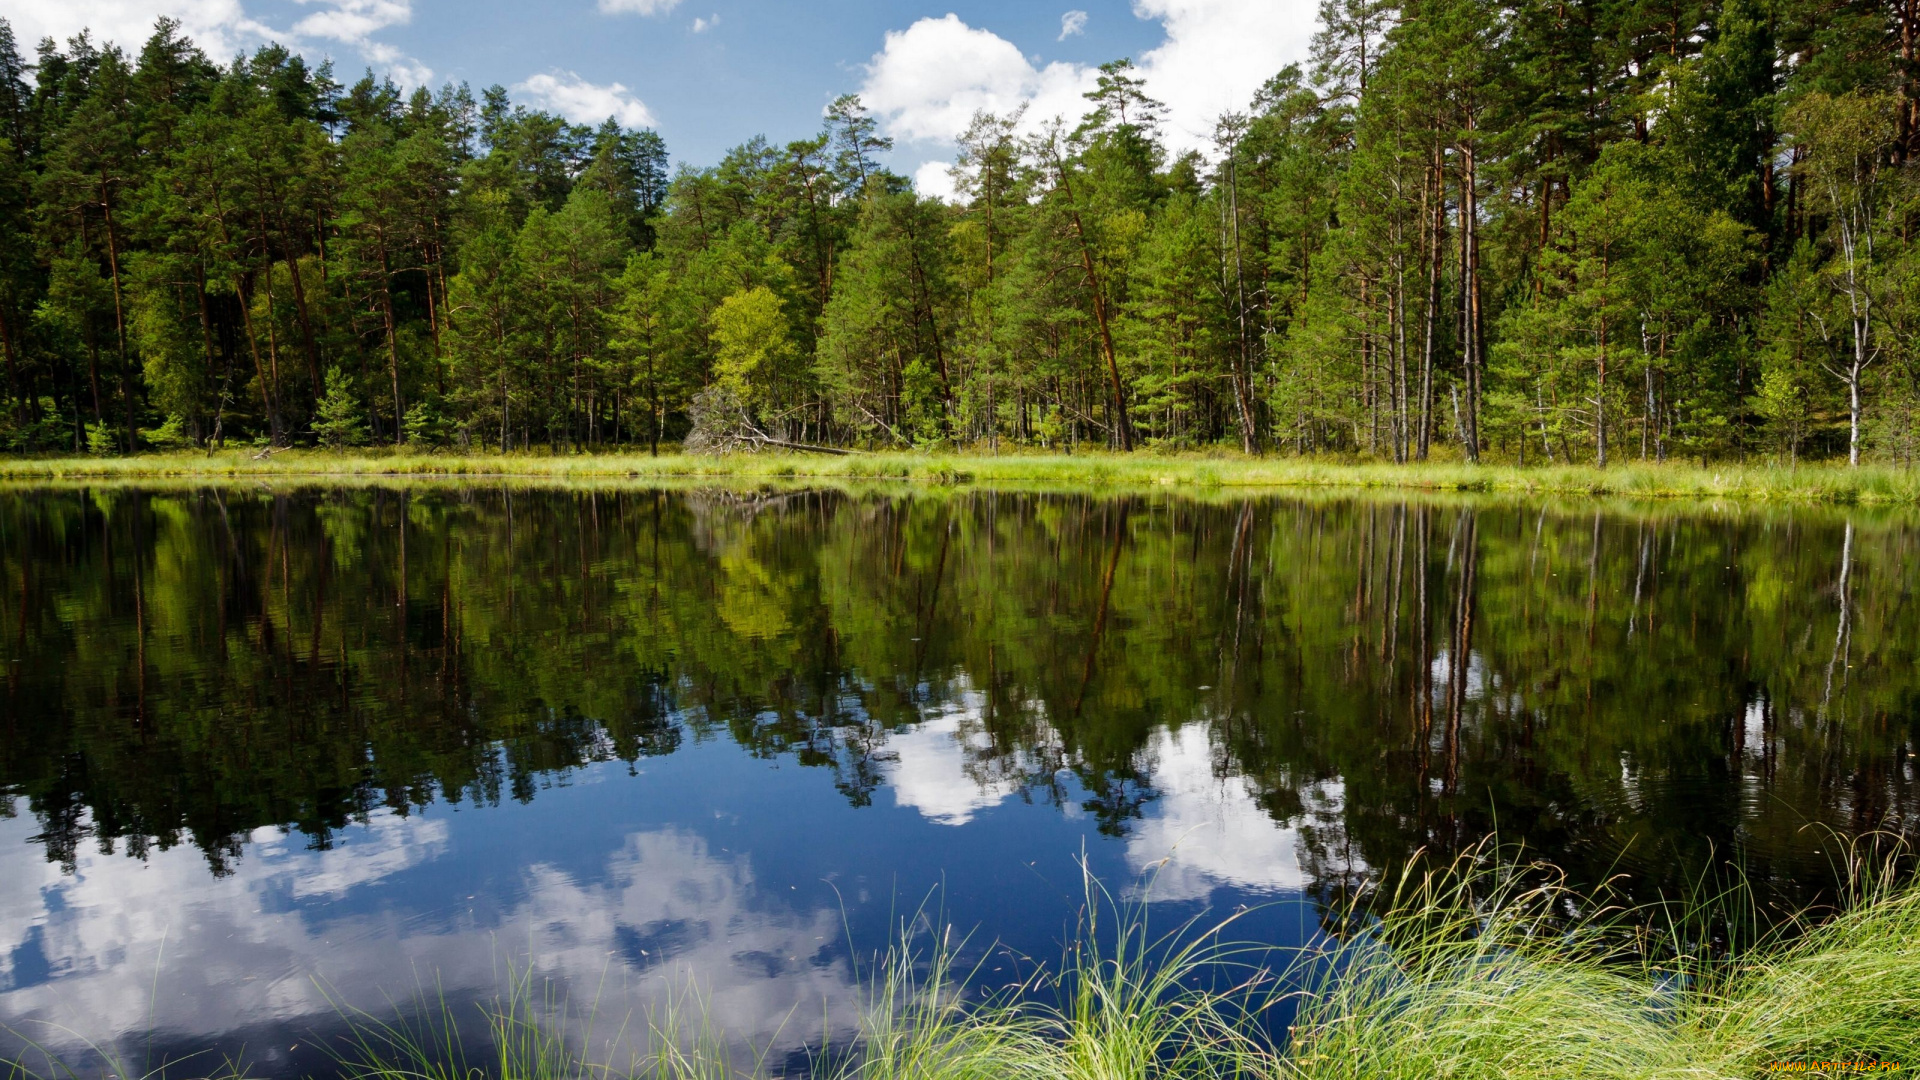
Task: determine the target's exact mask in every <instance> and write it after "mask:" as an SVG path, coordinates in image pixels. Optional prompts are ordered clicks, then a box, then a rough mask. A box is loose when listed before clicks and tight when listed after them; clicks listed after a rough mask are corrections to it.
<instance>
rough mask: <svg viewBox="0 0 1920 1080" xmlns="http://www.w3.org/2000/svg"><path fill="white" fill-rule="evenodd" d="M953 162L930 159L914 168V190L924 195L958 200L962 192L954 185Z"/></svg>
mask: <svg viewBox="0 0 1920 1080" xmlns="http://www.w3.org/2000/svg"><path fill="white" fill-rule="evenodd" d="M952 170H953V162H951V161H928V162H924V163H922V164H921V166H920V167H919V168H917V169H915V170H913V190H915V191H917V192H919V193H920V194H921V196H922V197H924V198H929V199H939V200H940V201H941V202H956V201H958V200H959V198H960V192H959V190H958V189H957V188H955V187H954V185H953V171H952Z"/></svg>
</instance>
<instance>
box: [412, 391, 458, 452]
mask: <svg viewBox="0 0 1920 1080" xmlns="http://www.w3.org/2000/svg"><path fill="white" fill-rule="evenodd" d="M401 428H402V430H404V431H405V432H406V436H407V444H408V445H409V446H415V447H426V448H429V449H438V448H440V447H442V446H445V445H446V444H447V439H448V437H449V435H450V434H451V431H450V429H449V427H448V424H447V421H446V418H445V417H443V416H441V415H440V410H439V408H438V407H437V406H435V405H434V404H433V403H432V402H431V401H416V402H414V403H413V404H412V405H411V406H409V407H408V408H407V415H406V419H405V420H404V421H403V422H402V424H401Z"/></svg>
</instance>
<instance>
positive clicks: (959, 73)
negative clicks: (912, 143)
mask: <svg viewBox="0 0 1920 1080" xmlns="http://www.w3.org/2000/svg"><path fill="white" fill-rule="evenodd" d="M1092 85H1093V79H1092V75H1091V73H1090V71H1089V69H1087V68H1084V67H1080V66H1078V65H1074V64H1065V63H1053V64H1048V65H1047V66H1046V67H1045V68H1036V67H1034V65H1033V64H1032V63H1031V62H1029V61H1028V60H1027V58H1026V57H1025V56H1023V55H1021V53H1020V50H1019V49H1018V48H1016V47H1015V46H1014V44H1013V43H1012V42H1010V41H1008V40H1007V39H1005V38H1003V37H1001V36H999V35H998V34H995V33H992V32H991V31H987V30H977V29H975V28H973V27H971V26H968V25H967V24H966V23H964V22H961V21H960V17H959V16H957V15H951V14H950V15H946V16H944V17H942V18H938V19H932V18H928V19H921V20H920V21H918V22H916V23H914V24H913V25H912V26H909V27H907V28H906V29H905V30H891V31H888V32H887V37H886V44H885V46H884V47H883V48H882V49H881V50H880V52H878V53H876V54H875V55H874V57H873V60H872V62H871V63H869V64H868V65H867V79H866V83H865V84H864V85H862V86H861V88H860V97H861V100H862V101H864V102H865V103H866V106H867V107H868V108H869V109H872V110H873V111H874V112H875V113H876V114H877V115H879V116H880V117H881V119H882V120H883V121H884V122H885V123H886V125H887V130H888V133H889V134H891V135H893V136H895V137H896V138H901V139H907V140H924V141H929V142H947V141H950V140H952V139H953V138H954V136H956V135H958V134H959V133H960V132H961V131H963V130H965V128H966V126H967V122H968V121H969V120H971V119H972V118H973V114H974V113H975V112H976V111H978V110H982V109H984V110H986V111H988V112H994V113H1008V112H1012V111H1013V110H1014V109H1016V108H1018V107H1019V106H1020V105H1022V104H1024V103H1029V102H1030V103H1032V104H1031V108H1030V110H1029V117H1030V118H1031V119H1034V120H1042V119H1045V118H1048V117H1051V116H1056V115H1060V116H1077V115H1079V114H1080V113H1081V112H1084V111H1085V108H1084V106H1085V105H1086V102H1085V101H1084V100H1083V99H1082V98H1081V97H1080V94H1081V93H1082V92H1084V90H1085V89H1086V88H1088V87H1091V86H1092Z"/></svg>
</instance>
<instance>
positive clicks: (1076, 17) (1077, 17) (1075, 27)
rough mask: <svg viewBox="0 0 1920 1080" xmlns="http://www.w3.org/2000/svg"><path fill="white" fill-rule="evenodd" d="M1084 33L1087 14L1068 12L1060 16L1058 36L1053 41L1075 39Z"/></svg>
mask: <svg viewBox="0 0 1920 1080" xmlns="http://www.w3.org/2000/svg"><path fill="white" fill-rule="evenodd" d="M1086 32H1087V13H1086V12H1084V11H1069V12H1067V13H1066V14H1065V15H1062V16H1060V36H1059V37H1058V38H1056V39H1055V40H1057V41H1065V40H1067V39H1068V38H1070V37H1075V36H1078V35H1080V34H1084V33H1086Z"/></svg>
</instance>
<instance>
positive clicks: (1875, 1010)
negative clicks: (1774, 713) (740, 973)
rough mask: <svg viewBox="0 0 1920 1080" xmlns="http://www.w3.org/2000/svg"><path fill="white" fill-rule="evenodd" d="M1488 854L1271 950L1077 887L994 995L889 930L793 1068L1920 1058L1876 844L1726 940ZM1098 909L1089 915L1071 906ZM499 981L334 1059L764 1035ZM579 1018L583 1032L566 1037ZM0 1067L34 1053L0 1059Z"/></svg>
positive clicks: (475, 1056) (682, 1051) (668, 1079)
mask: <svg viewBox="0 0 1920 1080" xmlns="http://www.w3.org/2000/svg"><path fill="white" fill-rule="evenodd" d="M1490 851H1491V849H1490V848H1487V847H1483V848H1481V849H1480V850H1478V851H1476V852H1472V853H1469V854H1468V855H1467V856H1465V857H1463V858H1462V859H1461V860H1460V861H1458V862H1455V863H1453V864H1451V865H1448V866H1443V867H1439V868H1437V869H1432V868H1425V869H1423V868H1418V867H1417V865H1416V867H1413V868H1409V869H1408V870H1407V871H1406V872H1404V873H1403V875H1402V876H1401V877H1400V878H1399V879H1398V881H1397V882H1393V883H1390V886H1389V887H1386V888H1384V889H1382V890H1378V891H1376V892H1375V893H1373V894H1372V895H1371V897H1369V898H1363V899H1360V900H1356V901H1355V903H1354V904H1353V906H1352V907H1350V908H1349V909H1348V910H1347V911H1345V912H1344V913H1342V918H1340V919H1336V920H1334V922H1333V923H1332V924H1331V925H1333V926H1335V927H1336V928H1340V927H1344V928H1346V930H1345V932H1337V933H1334V934H1330V935H1328V936H1327V937H1326V938H1325V939H1324V940H1323V941H1321V942H1320V943H1318V944H1316V945H1314V946H1312V947H1309V948H1308V949H1306V950H1303V951H1301V952H1300V953H1297V954H1283V953H1280V952H1279V951H1277V950H1272V949H1263V948H1258V947H1251V946H1234V945H1230V944H1228V943H1227V939H1226V937H1225V936H1224V934H1225V932H1226V931H1227V930H1228V929H1229V927H1230V925H1231V920H1229V922H1228V923H1227V924H1222V925H1221V926H1218V927H1214V928H1213V929H1211V930H1199V929H1197V928H1196V925H1195V924H1192V923H1189V924H1186V925H1183V926H1181V927H1178V928H1176V929H1175V930H1174V931H1173V932H1171V933H1168V934H1165V935H1162V936H1159V937H1154V936H1151V935H1149V933H1148V930H1147V920H1146V916H1145V909H1144V907H1140V906H1135V907H1132V908H1125V907H1123V906H1122V905H1120V904H1119V903H1117V902H1115V901H1113V899H1112V898H1111V897H1110V896H1108V895H1107V894H1105V893H1101V892H1098V891H1097V886H1093V885H1091V884H1090V886H1089V903H1088V905H1087V908H1086V909H1085V910H1086V911H1087V912H1088V913H1090V914H1089V917H1088V919H1087V921H1086V922H1085V923H1084V925H1083V926H1082V929H1081V933H1080V935H1079V937H1078V940H1077V941H1075V942H1073V943H1071V944H1070V946H1069V948H1068V949H1067V951H1066V953H1065V955H1064V958H1063V960H1062V962H1061V964H1060V966H1059V967H1058V968H1057V969H1056V970H1054V971H1052V972H1049V971H1046V970H1040V971H1038V972H1036V973H1035V974H1034V975H1032V976H1031V977H1030V978H1029V979H1027V980H1026V981H1025V982H1023V983H1022V984H1020V985H1019V986H1017V987H1013V988H1010V989H1007V990H1003V991H1000V992H997V993H990V994H985V995H981V994H979V993H970V992H969V983H970V981H971V978H972V976H973V975H974V974H976V973H977V970H978V969H975V970H974V971H963V970H961V969H959V968H958V967H957V966H956V964H955V956H956V952H957V950H955V949H952V948H948V947H947V944H948V942H947V940H942V941H940V942H938V943H936V944H934V945H933V946H931V947H924V948H919V947H916V945H915V939H913V938H911V937H903V944H902V945H901V946H899V947H897V948H896V949H895V950H894V951H893V952H892V953H890V954H889V955H888V957H886V958H885V959H884V960H883V961H882V962H880V963H878V964H877V965H876V967H875V969H874V971H873V973H872V975H871V977H870V978H869V979H868V980H867V981H866V982H865V983H864V984H863V985H864V986H865V989H866V999H867V1001H868V1007H867V1009H866V1012H865V1015H864V1018H863V1020H862V1022H861V1023H860V1025H859V1028H858V1031H857V1033H856V1034H855V1036H854V1038H853V1039H852V1040H851V1041H850V1042H849V1043H847V1044H846V1045H845V1046H843V1047H840V1048H837V1049H836V1048H834V1047H831V1046H829V1045H828V1041H827V1040H826V1039H824V1037H823V1040H822V1042H821V1043H819V1044H817V1045H816V1047H815V1049H814V1051H813V1053H812V1058H811V1060H812V1068H811V1075H813V1076H815V1077H819V1078H823V1080H1202V1078H1209V1080H1212V1078H1228V1080H1232V1078H1244V1080H1362V1078H1365V1080H1402V1078H1404V1080H1432V1078H1435V1077H1445V1078H1452V1080H1479V1078H1486V1080H1495V1078H1499V1080H1508V1078H1511V1077H1515V1076H1524V1077H1528V1078H1548V1080H1560V1078H1565V1080H1575V1078H1580V1080H1585V1078H1590V1077H1629V1078H1643V1080H1731V1078H1738V1077H1760V1076H1764V1075H1767V1074H1768V1073H1770V1072H1775V1071H1779V1070H1780V1069H1781V1067H1782V1066H1783V1065H1784V1066H1785V1067H1786V1068H1787V1069H1790V1070H1793V1069H1795V1067H1796V1066H1805V1067H1806V1068H1804V1070H1803V1071H1812V1072H1821V1071H1829V1072H1830V1071H1847V1070H1835V1069H1834V1068H1833V1067H1831V1066H1830V1065H1829V1066H1827V1067H1824V1068H1823V1067H1821V1065H1820V1063H1832V1062H1854V1063H1875V1064H1876V1065H1878V1063H1897V1064H1895V1067H1896V1068H1897V1067H1899V1066H1907V1067H1911V1066H1912V1065H1913V1063H1916V1062H1920V888H1916V887H1915V886H1914V885H1912V884H1896V883H1895V875H1894V874H1893V873H1892V869H1891V868H1892V866H1893V863H1891V862H1889V863H1887V864H1885V865H1883V866H1882V867H1881V868H1880V869H1879V870H1878V871H1877V872H1875V873H1872V874H1856V875H1855V876H1854V880H1855V883H1856V884H1855V889H1854V894H1855V895H1854V897H1853V899H1852V901H1851V902H1850V904H1849V906H1848V908H1847V910H1845V911H1844V912H1843V913H1841V914H1839V915H1838V916H1837V917H1831V918H1828V919H1826V920H1824V921H1815V920H1812V919H1810V918H1804V917H1803V918H1800V919H1795V920H1789V921H1788V922H1787V923H1786V924H1784V925H1782V926H1780V927H1779V928H1777V929H1775V930H1773V931H1769V932H1767V933H1766V934H1763V935H1761V936H1759V937H1758V938H1757V939H1755V940H1753V941H1752V942H1751V943H1749V944H1748V945H1746V946H1744V947H1736V948H1731V949H1729V948H1727V947H1725V945H1724V941H1725V938H1724V937H1716V935H1714V934H1713V933H1711V932H1703V931H1702V928H1710V927H1712V926H1713V925H1715V924H1716V923H1720V924H1724V922H1725V920H1726V919H1727V917H1728V915H1729V912H1730V910H1731V911H1732V913H1733V917H1734V918H1735V919H1736V920H1737V919H1738V918H1739V917H1740V916H1739V913H1738V911H1737V909H1738V908H1739V906H1740V905H1741V904H1742V903H1751V900H1750V898H1744V899H1743V897H1745V894H1744V893H1743V892H1742V891H1741V890H1738V889H1735V890H1730V891H1729V892H1728V893H1727V894H1723V895H1719V896H1712V897H1706V898H1695V899H1693V900H1689V901H1685V902H1681V903H1678V904H1672V905H1662V906H1657V907H1651V908H1639V909H1634V910H1626V909H1622V908H1615V907H1610V906H1608V904H1607V903H1606V901H1605V897H1604V896H1594V895H1583V894H1579V893H1576V892H1574V891H1573V890H1571V889H1569V888H1568V887H1567V886H1566V885H1565V884H1564V882H1562V881H1561V880H1560V879H1559V878H1558V876H1557V875H1556V872H1554V871H1553V870H1552V869H1551V868H1550V867H1544V866H1540V865H1520V864H1517V863H1515V862H1512V861H1501V860H1498V859H1493V858H1490V857H1489V853H1490ZM1101 912H1106V913H1109V914H1110V915H1111V916H1112V917H1111V918H1110V919H1108V920H1106V921H1102V920H1101V919H1099V918H1095V917H1093V915H1094V914H1096V913H1101ZM1735 936H1736V937H1738V936H1739V935H1735ZM949 940H950V939H949ZM1716 940H1717V941H1720V942H1721V943H1722V944H1720V945H1718V946H1715V945H1713V944H1711V942H1713V941H1716ZM508 982H509V987H508V990H507V992H506V993H505V994H504V995H503V996H501V997H500V998H497V999H495V1000H494V1001H492V1002H489V1003H486V1004H484V1005H482V1006H481V1007H480V1016H479V1019H480V1020H481V1021H483V1022H482V1023H480V1024H478V1025H472V1026H470V1027H469V1030H479V1031H482V1032H484V1036H483V1038H484V1042H485V1045H484V1046H483V1047H480V1048H477V1049H476V1048H473V1047H470V1046H468V1045H465V1044H464V1043H463V1041H462V1039H461V1036H460V1035H459V1033H458V1032H459V1029H460V1026H461V1025H460V1024H459V1023H458V1022H457V1021H458V1017H457V1016H456V1013H455V1012H454V1010H453V1009H452V1007H451V1006H449V1005H447V1004H446V1003H445V1002H444V1001H429V1000H427V999H425V998H424V997H423V998H422V1000H421V1001H420V1002H418V1003H417V1004H418V1005H419V1006H421V1007H420V1008H417V1009H415V1010H414V1011H413V1012H412V1013H411V1016H412V1018H411V1019H408V1020H400V1021H388V1020H381V1019H378V1018H376V1017H374V1016H373V1015H371V1014H368V1013H361V1012H355V1011H352V1010H347V1009H343V1010H342V1015H343V1017H344V1018H345V1019H346V1020H347V1021H348V1023H349V1025H350V1034H349V1035H348V1036H347V1037H346V1038H345V1039H344V1040H343V1041H342V1043H341V1044H340V1047H339V1049H338V1051H337V1053H338V1056H337V1058H336V1060H337V1062H338V1064H339V1068H340V1073H341V1075H343V1076H346V1077H349V1078H351V1080H562V1078H568V1080H588V1078H595V1080H757V1078H760V1077H764V1076H767V1075H769V1073H768V1069H767V1062H768V1055H766V1054H765V1053H764V1052H762V1053H754V1052H751V1051H749V1052H746V1053H740V1052H738V1051H737V1050H736V1049H735V1048H734V1043H733V1042H732V1041H731V1040H730V1039H729V1038H728V1037H727V1036H726V1034H725V1032H723V1031H721V1030H719V1029H718V1027H717V1026H716V1024H715V1023H714V1021H713V1019H712V1017H711V1015H710V1012H709V1010H708V1007H707V1006H708V1003H707V1002H706V1001H705V1000H704V999H703V998H701V996H700V995H699V994H698V992H697V991H696V990H694V989H691V988H689V989H687V990H685V991H684V992H682V993H679V994H676V995H674V996H672V997H671V998H670V1000H669V1002H668V1004H667V1005H666V1006H665V1007H664V1008H662V1009H661V1010H659V1011H658V1012H656V1013H654V1014H652V1015H649V1016H648V1017H646V1018H645V1019H644V1022H642V1023H640V1024H638V1025H635V1026H634V1031H635V1034H636V1038H634V1039H632V1040H623V1039H622V1038H621V1035H623V1034H625V1033H626V1032H627V1031H628V1027H627V1025H624V1024H623V1025H619V1031H618V1032H617V1033H616V1035H615V1037H614V1038H612V1039H606V1038H602V1039H600V1040H599V1044H600V1045H604V1046H608V1047H613V1046H616V1045H632V1046H637V1047H638V1049H637V1050H630V1051H628V1053H629V1056H628V1057H627V1058H625V1059H624V1060H617V1061H616V1060H611V1059H604V1058H594V1057H592V1056H590V1055H589V1053H588V1051H587V1050H586V1047H588V1046H591V1045H594V1044H595V1037H594V1035H593V1034H592V1031H593V1024H594V1020H595V1018H594V1017H592V1016H591V1015H590V1014H589V1015H586V1016H584V1017H583V1016H580V1015H574V1014H571V1013H570V1012H569V1010H568V1008H567V1005H566V1003H565V1001H564V1000H563V999H561V998H559V997H557V996H556V995H555V993H554V992H553V989H552V984H550V983H546V982H539V981H536V980H535V979H534V977H533V976H532V974H531V972H529V971H525V970H522V971H521V972H519V973H517V974H513V973H510V978H509V980H508ZM1283 991H1284V992H1283ZM1049 996H1051V997H1052V1000H1051V1001H1049V1000H1048V998H1049ZM1277 1009H1280V1010H1285V1009H1291V1010H1292V1021H1293V1022H1292V1024H1291V1026H1290V1028H1289V1029H1288V1035H1287V1037H1285V1038H1283V1039H1278V1040H1276V1039H1275V1038H1273V1037H1272V1029H1273V1023H1272V1021H1274V1020H1276V1019H1278V1018H1281V1017H1284V1016H1285V1012H1276V1011H1275V1010H1277ZM583 1020H584V1028H585V1031H584V1033H582V1034H569V1032H580V1031H581V1030H582V1023H581V1022H582V1021H583ZM609 1052H610V1053H611V1052H612V1051H609ZM49 1060H52V1059H51V1057H50V1058H49ZM110 1064H113V1063H110ZM107 1071H110V1072H113V1073H115V1074H116V1075H119V1076H123V1077H128V1076H136V1075H139V1074H138V1073H135V1072H129V1071H125V1070H123V1069H120V1068H117V1067H115V1068H109V1069H108V1070H107ZM1796 1071H1800V1070H1796ZM1875 1071H1882V1070H1878V1069H1876V1070H1875ZM1886 1071H1890V1070H1886ZM8 1075H9V1076H12V1077H18V1078H20V1080H26V1078H28V1077H33V1076H36V1075H37V1074H35V1073H33V1072H32V1071H30V1070H28V1069H26V1068H24V1067H22V1066H18V1065H16V1066H15V1067H14V1068H13V1069H12V1070H11V1071H10V1072H9V1074H8ZM50 1075H58V1076H67V1077H77V1075H78V1074H76V1073H74V1072H72V1071H70V1070H69V1071H59V1070H56V1071H55V1072H54V1073H52V1074H50ZM221 1075H223V1076H224V1077H226V1078H227V1080H237V1077H238V1074H236V1073H233V1072H231V1071H229V1072H226V1073H223V1074H221ZM156 1080H157V1078H156Z"/></svg>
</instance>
